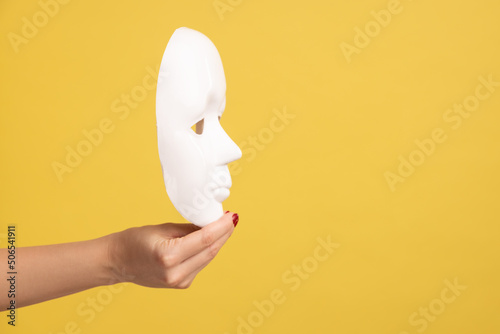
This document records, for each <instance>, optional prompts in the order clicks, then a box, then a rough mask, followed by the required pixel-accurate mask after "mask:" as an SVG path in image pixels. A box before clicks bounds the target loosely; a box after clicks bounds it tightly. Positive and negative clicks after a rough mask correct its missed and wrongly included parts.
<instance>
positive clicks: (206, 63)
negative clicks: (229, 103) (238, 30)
mask: <svg viewBox="0 0 500 334" xmlns="http://www.w3.org/2000/svg"><path fill="white" fill-rule="evenodd" d="M225 93H226V79H225V75H224V69H223V67H222V61H221V58H220V55H219V52H218V51H217V48H216V47H215V45H214V44H213V43H212V42H211V41H210V40H209V39H208V38H207V37H206V36H205V35H203V34H201V33H199V32H197V31H195V30H192V29H188V28H179V29H177V30H176V31H175V32H174V34H173V35H172V37H171V38H170V41H169V42H168V45H167V48H166V50H165V53H164V55H163V59H162V62H161V66H160V72H159V76H158V90H157V96H156V104H157V108H159V109H160V110H161V111H162V112H161V113H160V115H159V117H158V122H159V123H160V124H159V125H160V126H164V127H169V128H178V129H181V128H182V129H185V128H189V127H191V126H192V125H193V124H194V123H196V122H197V121H199V120H200V119H202V118H204V117H205V116H206V115H207V113H211V112H219V110H214V109H217V108H219V107H220V106H223V102H224V98H225Z"/></svg>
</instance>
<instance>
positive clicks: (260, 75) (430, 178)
mask: <svg viewBox="0 0 500 334" xmlns="http://www.w3.org/2000/svg"><path fill="white" fill-rule="evenodd" d="M499 12H500V3H498V2H494V1H486V0H479V1H474V2H472V1H462V2H459V1H440V2H432V1H429V0H414V1H410V0H401V1H396V0H391V1H385V0H384V1H381V0H377V1H375V0H370V1H363V2H361V3H360V2H356V1H336V2H330V1H316V2H290V1H262V0H252V1H249V0H220V1H213V0H207V1H146V2H138V1H120V2H116V1H115V2H102V1H95V0H90V1H78V0H71V1H70V0H64V1H63V0H58V1H57V2H56V0H41V1H34V0H30V1H24V2H19V1H12V0H9V1H3V2H2V4H0V22H1V23H0V35H1V36H3V37H2V39H1V48H0V59H1V62H0V73H1V78H2V79H1V83H0V85H1V89H0V106H1V110H2V111H1V119H0V133H1V140H0V156H1V159H2V164H1V167H0V168H1V173H0V185H1V192H0V196H1V197H0V228H1V230H0V237H2V238H3V239H2V240H0V242H1V245H0V246H1V247H5V245H6V243H5V233H6V231H7V226H8V225H12V224H14V225H16V226H17V231H18V239H17V240H18V245H19V246H31V245H41V244H52V243H62V242H69V241H77V240H85V239H90V238H95V237H98V236H101V235H105V234H109V233H112V232H115V231H119V230H123V229H126V228H128V227H131V226H140V225H146V224H158V223H162V222H166V221H173V222H183V219H182V217H181V216H180V215H179V214H178V213H177V212H176V211H175V209H174V208H173V206H172V205H171V203H170V202H169V200H168V197H167V194H166V192H165V188H164V184H163V179H162V174H161V168H160V164H159V158H158V152H157V146H156V125H155V80H156V77H155V75H156V73H157V68H158V67H159V64H160V61H161V57H162V54H163V51H164V49H165V46H166V43H167V41H168V39H169V37H170V36H171V34H172V33H173V31H174V30H175V29H176V28H178V27H181V26H186V27H189V28H193V29H196V30H199V31H200V32H202V33H204V34H206V35H207V36H208V37H209V38H210V39H211V40H212V41H213V42H214V44H215V45H216V46H217V48H218V50H219V52H220V55H221V57H222V60H223V63H224V68H225V73H226V79H227V87H228V90H227V107H226V113H225V114H224V117H223V119H222V123H223V125H224V127H225V129H226V130H227V132H228V134H229V135H230V136H231V137H232V138H233V139H234V140H235V142H236V143H237V144H238V145H239V146H240V147H241V148H242V151H243V158H242V159H241V160H240V161H238V162H236V163H233V165H232V166H231V169H232V173H233V188H232V195H231V197H230V198H229V199H228V200H227V201H226V202H225V203H224V204H225V207H226V208H227V209H229V210H232V211H235V212H238V214H239V215H240V223H239V224H238V227H237V229H236V231H235V233H234V235H233V236H232V238H231V239H230V240H229V242H228V243H227V245H226V246H225V247H224V248H223V250H222V251H221V253H220V254H219V255H218V257H217V258H216V260H214V262H213V263H212V264H210V265H209V266H208V267H207V268H206V269H205V270H204V271H203V272H202V273H201V274H200V275H199V276H198V277H197V279H196V280H195V282H194V284H193V286H192V287H191V288H189V289H188V290H185V291H174V290H157V289H148V288H144V287H139V286H134V285H132V284H129V285H119V286H115V287H101V288H96V289H92V290H88V291H85V292H81V293H78V294H75V295H72V296H69V297H64V298H60V299H57V300H53V301H50V302H46V303H43V304H39V305H34V306H29V307H26V308H22V309H20V310H18V319H17V326H16V327H15V328H11V326H8V325H7V320H8V319H7V318H6V317H5V316H2V320H1V321H0V328H1V332H2V333H47V334H48V333H53V334H56V333H58V334H59V333H67V334H73V333H221V334H224V333H229V334H233V333H245V334H250V333H339V334H340V333H342V334H347V333H356V334H357V333H381V334H382V333H384V334H387V333H390V334H414V333H428V334H431V333H446V334H447V333H497V332H498V331H500V317H499V310H500V287H499V282H500V271H499V269H498V265H499V263H500V244H499V243H498V237H499V236H500V235H499V231H500V228H499V218H500V215H499V213H498V202H499V191H498V189H499V187H500V177H499V175H498V171H499V166H500V151H499V144H500V132H499V131H498V124H499V122H500V63H499V61H498V60H499V59H500V48H499V45H500V44H499V43H500V40H499V31H500V21H499V20H498V14H499ZM96 131H97V132H98V133H100V134H101V136H99V135H97V132H96ZM92 135H94V137H92ZM91 138H93V140H91ZM2 261H4V259H2ZM19 261H22V259H19ZM19 289H20V291H22V286H20V287H19ZM2 314H3V315H4V314H5V313H2Z"/></svg>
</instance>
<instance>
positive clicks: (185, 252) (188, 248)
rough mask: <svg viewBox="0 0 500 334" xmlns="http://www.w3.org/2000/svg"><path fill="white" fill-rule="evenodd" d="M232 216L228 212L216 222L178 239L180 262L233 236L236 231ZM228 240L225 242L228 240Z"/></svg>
mask: <svg viewBox="0 0 500 334" xmlns="http://www.w3.org/2000/svg"><path fill="white" fill-rule="evenodd" d="M232 216H233V213H232V212H229V211H228V212H226V213H225V214H224V215H223V216H222V217H221V218H219V219H218V220H216V221H215V222H213V223H210V224H208V225H207V226H205V227H203V228H201V229H199V230H198V231H195V232H193V233H191V234H188V235H186V236H184V237H182V238H180V239H178V242H177V243H176V246H177V247H178V249H179V250H181V251H180V253H179V256H180V260H181V261H184V260H186V259H188V258H190V257H191V256H193V255H195V254H198V253H200V252H201V251H203V250H204V249H206V248H209V247H210V246H211V245H212V244H213V243H214V242H216V241H218V240H219V239H220V238H222V237H224V236H225V235H226V234H229V235H231V233H232V232H233V230H234V225H233V221H232ZM228 237H229V236H227V238H228ZM227 238H226V239H225V240H227ZM225 240H224V242H225Z"/></svg>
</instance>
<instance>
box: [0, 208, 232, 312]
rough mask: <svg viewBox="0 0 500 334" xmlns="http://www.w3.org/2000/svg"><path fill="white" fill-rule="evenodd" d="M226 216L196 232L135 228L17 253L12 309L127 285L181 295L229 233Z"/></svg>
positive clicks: (0, 268)
mask: <svg viewBox="0 0 500 334" xmlns="http://www.w3.org/2000/svg"><path fill="white" fill-rule="evenodd" d="M233 219H235V220H236V223H237V215H235V214H233V213H232V212H226V214H224V216H222V217H221V218H220V219H219V220H217V221H215V222H213V223H211V224H209V225H207V226H205V227H203V228H199V227H197V226H195V225H192V224H173V223H165V224H161V225H147V226H142V227H134V228H130V229H127V230H124V231H121V232H117V233H113V234H110V235H107V236H104V237H101V238H98V239H93V240H87V241H80V242H71V243H65V244H57V245H47V246H35V247H21V248H17V249H16V258H17V261H16V270H17V273H18V274H17V282H16V290H17V291H16V298H15V300H16V308H19V307H23V306H27V305H32V304H36V303H40V302H43V301H47V300H50V299H54V298H59V297H62V296H66V295H70V294H73V293H76V292H79V291H83V290H86V289H90V288H94V287H97V286H102V285H111V284H116V283H122V282H131V283H135V284H138V285H142V286H147V287H155V288H174V289H185V288H188V287H189V286H190V285H191V283H192V282H193V280H194V278H195V277H196V275H197V274H198V273H199V272H200V271H201V270H202V269H203V268H204V267H205V266H207V265H208V264H209V263H210V261H211V260H212V259H213V258H214V257H215V255H217V253H218V252H219V250H220V249H221V247H222V246H223V245H224V243H225V242H226V241H227V240H228V239H229V237H230V236H231V234H232V233H233V230H234V227H235V226H236V224H235V223H233ZM7 255H8V254H7V249H0V259H4V260H1V261H0V273H1V274H0V275H1V277H2V278H1V279H0V311H4V310H6V308H7V306H8V303H9V301H10V299H9V298H8V296H7V295H8V293H7V291H8V290H9V282H8V281H7V279H8V276H9V275H7V274H6V273H7V272H8V271H10V270H8V268H7Z"/></svg>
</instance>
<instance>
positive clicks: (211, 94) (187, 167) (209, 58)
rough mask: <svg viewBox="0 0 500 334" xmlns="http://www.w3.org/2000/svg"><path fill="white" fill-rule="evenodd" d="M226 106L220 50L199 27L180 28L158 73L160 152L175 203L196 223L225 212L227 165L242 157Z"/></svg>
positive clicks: (157, 94)
mask: <svg viewBox="0 0 500 334" xmlns="http://www.w3.org/2000/svg"><path fill="white" fill-rule="evenodd" d="M225 105H226V78H225V75H224V69H223V67H222V61H221V59H220V56H219V52H218V51H217V48H216V47H215V45H214V44H213V43H212V42H211V41H210V39H208V38H207V37H206V36H205V35H203V34H202V33H200V32H198V31H195V30H192V29H188V28H179V29H177V30H176V31H175V32H174V34H173V35H172V37H171V38H170V41H169V42H168V45H167V48H166V50H165V53H164V54H163V59H162V62H161V66H160V72H159V75H158V86H157V91H156V120H157V132H158V151H159V155H160V162H161V166H162V170H163V178H164V181H165V187H166V189H167V194H168V196H169V198H170V200H171V201H172V204H173V205H174V206H175V208H176V209H177V211H179V213H180V214H181V215H182V216H183V217H184V218H186V219H187V220H188V221H190V222H191V223H193V224H195V225H198V226H205V225H207V224H209V223H210V222H213V221H215V220H217V219H219V218H220V217H221V216H222V215H223V213H224V211H223V209H222V202H223V201H224V200H225V199H226V198H227V197H228V196H229V188H230V187H231V185H232V182H231V176H230V174H229V170H228V168H227V164H228V163H230V162H231V161H234V160H237V159H239V158H241V150H240V148H239V147H238V146H237V145H236V144H235V143H234V142H233V141H232V140H231V138H229V136H228V135H227V134H226V132H225V131H224V129H223V128H222V126H221V124H220V118H221V117H222V114H223V113H224V108H225ZM193 126H196V131H195V130H193V128H192V127H193Z"/></svg>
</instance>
